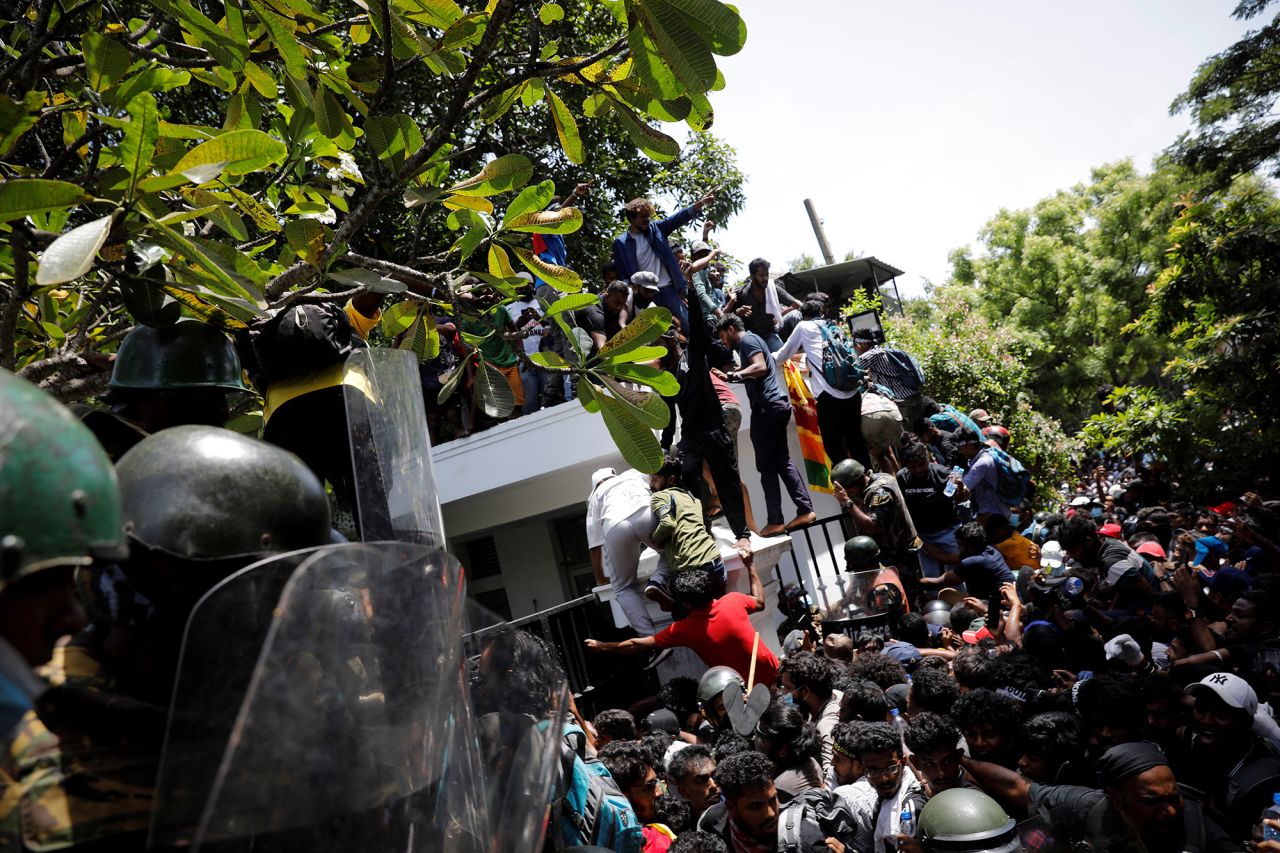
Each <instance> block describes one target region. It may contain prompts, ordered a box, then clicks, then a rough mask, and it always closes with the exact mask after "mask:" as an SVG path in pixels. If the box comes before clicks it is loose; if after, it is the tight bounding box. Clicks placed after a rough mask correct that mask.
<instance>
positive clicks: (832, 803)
mask: <svg viewBox="0 0 1280 853" xmlns="http://www.w3.org/2000/svg"><path fill="white" fill-rule="evenodd" d="M855 831H856V826H855V822H854V816H853V811H852V810H851V809H850V808H849V805H848V803H846V802H845V801H844V799H843V798H842V797H841V796H840V795H839V794H837V793H835V792H834V791H828V790H825V789H822V788H814V789H812V790H808V791H803V792H801V793H800V794H797V795H796V797H795V799H793V800H792V801H791V802H789V803H787V804H786V806H784V807H783V809H782V813H781V814H780V815H778V853H811V851H812V853H818V851H826V850H827V849H828V848H827V845H826V839H827V838H832V837H834V838H837V839H839V840H840V841H842V842H844V844H845V846H846V847H849V848H850V849H852V845H853V836H854V832H855Z"/></svg>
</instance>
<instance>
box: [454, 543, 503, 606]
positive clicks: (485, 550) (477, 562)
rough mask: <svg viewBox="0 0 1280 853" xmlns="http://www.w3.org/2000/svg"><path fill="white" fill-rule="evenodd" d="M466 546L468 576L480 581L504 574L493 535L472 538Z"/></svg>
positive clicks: (465, 562) (465, 565)
mask: <svg viewBox="0 0 1280 853" xmlns="http://www.w3.org/2000/svg"><path fill="white" fill-rule="evenodd" d="M465 547H466V549H467V558H466V560H465V561H463V566H464V567H465V568H466V570H467V577H468V578H470V579H471V580H473V581H478V580H483V579H484V578H493V577H499V576H500V575H501V574H502V564H501V563H500V562H498V544H497V543H496V542H494V540H493V537H492V536H481V537H480V538H479V539H472V540H471V541H470V542H468V543H467V544H466V546H465ZM504 598H505V596H504ZM490 609H492V608H490Z"/></svg>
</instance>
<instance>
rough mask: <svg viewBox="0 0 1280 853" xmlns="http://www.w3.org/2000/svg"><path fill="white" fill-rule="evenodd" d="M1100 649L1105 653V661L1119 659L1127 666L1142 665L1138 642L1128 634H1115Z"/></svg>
mask: <svg viewBox="0 0 1280 853" xmlns="http://www.w3.org/2000/svg"><path fill="white" fill-rule="evenodd" d="M1102 648H1103V650H1104V651H1105V652H1106V653H1107V660H1116V659H1119V660H1120V661H1121V662H1123V663H1124V664H1126V665H1127V666H1137V665H1138V664H1140V663H1142V649H1140V648H1139V647H1138V641H1137V640H1135V639H1134V638H1133V637H1131V636H1130V635H1128V634H1117V635H1116V636H1114V637H1112V638H1111V639H1110V640H1107V642H1106V645H1104V646H1103V647H1102Z"/></svg>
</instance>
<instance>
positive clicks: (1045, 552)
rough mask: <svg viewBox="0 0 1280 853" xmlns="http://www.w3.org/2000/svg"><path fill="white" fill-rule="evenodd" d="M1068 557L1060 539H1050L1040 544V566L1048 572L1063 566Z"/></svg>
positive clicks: (1051, 572) (1050, 572)
mask: <svg viewBox="0 0 1280 853" xmlns="http://www.w3.org/2000/svg"><path fill="white" fill-rule="evenodd" d="M1066 559H1067V555H1066V552H1065V551H1063V550H1062V545H1061V544H1060V543H1059V542H1058V540H1056V539H1050V540H1049V541H1048V542H1046V543H1044V544H1043V545H1041V546H1040V568H1042V569H1044V570H1045V571H1046V572H1047V573H1049V574H1053V573H1054V572H1056V571H1057V570H1058V569H1060V568H1062V564H1063V563H1064V562H1065V561H1066Z"/></svg>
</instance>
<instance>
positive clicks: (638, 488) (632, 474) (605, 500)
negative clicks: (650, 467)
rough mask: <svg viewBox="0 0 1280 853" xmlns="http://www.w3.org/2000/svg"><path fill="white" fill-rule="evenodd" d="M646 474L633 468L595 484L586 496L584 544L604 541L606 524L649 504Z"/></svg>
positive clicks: (594, 546) (613, 522)
mask: <svg viewBox="0 0 1280 853" xmlns="http://www.w3.org/2000/svg"><path fill="white" fill-rule="evenodd" d="M650 497H652V495H651V494H650V492H649V477H648V475H646V474H641V473H640V472H639V471H637V470H636V469H634V468H628V469H627V470H626V471H623V472H622V473H621V474H618V475H617V476H614V477H610V478H609V479H607V480H605V481H603V482H602V483H600V485H598V486H596V488H595V491H593V492H592V493H591V497H589V498H587V547H588V548H596V547H599V546H601V545H604V537H605V534H606V533H608V532H609V528H611V527H613V526H614V525H615V524H617V523H618V522H620V521H626V520H627V519H628V518H630V517H631V516H632V515H633V514H634V513H635V511H636V510H638V509H642V508H644V507H647V506H648V505H649V498H650Z"/></svg>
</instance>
